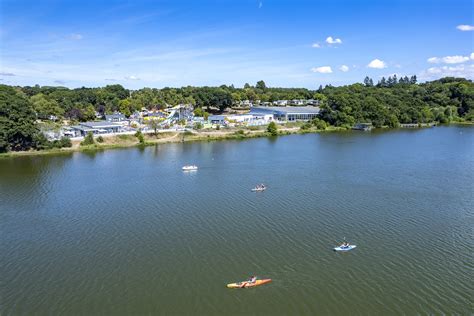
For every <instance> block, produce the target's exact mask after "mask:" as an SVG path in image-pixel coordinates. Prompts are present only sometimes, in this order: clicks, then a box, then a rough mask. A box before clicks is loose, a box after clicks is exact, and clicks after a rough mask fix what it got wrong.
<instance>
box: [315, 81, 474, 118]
mask: <svg viewBox="0 0 474 316" xmlns="http://www.w3.org/2000/svg"><path fill="white" fill-rule="evenodd" d="M416 80H417V78H416V76H412V77H411V78H408V77H406V76H405V77H401V78H400V79H398V78H397V77H396V76H393V77H389V78H388V79H385V78H382V79H381V80H380V81H379V83H378V84H377V85H376V86H371V85H370V78H368V77H367V78H366V79H365V80H364V81H365V83H366V84H365V85H361V84H353V85H349V86H343V87H337V88H334V87H326V88H324V89H323V90H322V91H321V92H322V93H323V94H324V95H325V96H326V97H327V99H328V102H327V103H326V104H323V105H322V106H321V109H322V110H321V114H320V118H321V119H323V120H324V121H326V122H328V123H329V124H331V125H335V126H341V127H343V126H353V124H354V123H355V122H369V123H372V124H373V125H374V127H381V126H389V127H397V126H399V124H400V123H430V122H433V121H438V122H450V121H455V120H458V119H462V118H463V117H465V116H466V114H467V113H468V112H469V111H470V110H471V109H473V108H474V84H473V83H472V82H471V81H469V80H466V79H459V78H443V79H440V80H436V81H432V82H427V83H422V84H415V83H416ZM367 82H369V84H368V85H367Z"/></svg>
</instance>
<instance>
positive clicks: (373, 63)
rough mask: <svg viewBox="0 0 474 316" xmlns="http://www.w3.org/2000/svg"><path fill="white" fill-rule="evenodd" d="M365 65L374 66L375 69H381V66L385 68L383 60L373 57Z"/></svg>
mask: <svg viewBox="0 0 474 316" xmlns="http://www.w3.org/2000/svg"><path fill="white" fill-rule="evenodd" d="M367 67H369V68H375V69H383V68H387V65H386V64H385V62H384V61H382V60H380V59H374V60H372V61H371V62H370V63H369V64H368V65H367Z"/></svg>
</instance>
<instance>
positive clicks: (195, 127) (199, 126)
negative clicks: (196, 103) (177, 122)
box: [194, 122, 203, 129]
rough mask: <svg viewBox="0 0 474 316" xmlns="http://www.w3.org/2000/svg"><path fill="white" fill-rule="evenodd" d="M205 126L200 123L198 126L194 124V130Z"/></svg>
mask: <svg viewBox="0 0 474 316" xmlns="http://www.w3.org/2000/svg"><path fill="white" fill-rule="evenodd" d="M202 127H203V126H202V124H201V123H200V122H197V123H196V124H194V129H201V128H202Z"/></svg>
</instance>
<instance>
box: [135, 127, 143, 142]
mask: <svg viewBox="0 0 474 316" xmlns="http://www.w3.org/2000/svg"><path fill="white" fill-rule="evenodd" d="M135 137H136V138H137V139H138V142H139V143H140V145H145V137H143V133H142V131H140V130H139V131H137V132H136V133H135Z"/></svg>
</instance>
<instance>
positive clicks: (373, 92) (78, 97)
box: [0, 75, 474, 152]
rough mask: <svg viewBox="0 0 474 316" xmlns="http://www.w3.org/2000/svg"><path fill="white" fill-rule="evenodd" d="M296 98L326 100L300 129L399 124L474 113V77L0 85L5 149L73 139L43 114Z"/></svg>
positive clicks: (75, 117) (461, 118)
mask: <svg viewBox="0 0 474 316" xmlns="http://www.w3.org/2000/svg"><path fill="white" fill-rule="evenodd" d="M292 99H315V100H318V101H319V103H320V107H321V114H320V117H319V119H318V120H315V121H313V122H310V123H307V124H306V125H305V126H303V127H302V130H310V129H318V130H323V129H324V128H326V127H328V126H334V127H337V128H350V127H352V126H353V125H354V124H355V123H359V122H366V123H372V125H373V126H374V127H382V126H388V127H397V126H399V125H400V124H407V123H415V124H423V123H430V122H439V123H449V122H472V121H473V120H474V84H473V82H472V81H471V80H466V79H463V78H443V79H439V80H435V81H431V82H426V83H420V84H418V83H417V80H416V77H415V76H412V77H410V78H408V77H403V78H400V79H398V78H397V77H396V76H395V75H394V76H393V77H392V76H391V77H389V78H388V79H385V78H382V79H381V80H380V81H379V82H378V83H376V84H374V82H373V80H372V79H371V78H368V77H366V78H365V80H364V81H363V83H355V84H352V85H348V86H341V87H333V86H330V85H327V86H325V87H322V86H320V87H319V88H318V89H316V90H309V89H304V88H271V87H267V86H266V84H265V82H263V81H259V82H257V84H256V85H255V86H251V85H249V84H245V86H244V87H243V88H235V87H234V86H233V85H230V86H226V85H222V86H220V87H183V88H163V89H155V88H143V89H140V90H136V91H132V90H127V89H125V88H123V87H122V86H121V85H109V86H106V87H102V88H84V87H83V88H78V89H68V88H65V87H49V86H43V87H41V86H38V85H37V86H34V87H29V86H27V87H11V86H6V85H0V152H7V151H24V150H31V149H45V148H48V147H55V148H57V147H58V146H63V145H64V146H63V147H67V146H68V145H69V144H68V143H67V142H66V141H58V142H56V143H51V144H49V143H45V139H44V137H41V136H40V135H39V134H40V128H39V126H38V124H37V120H38V119H44V118H53V119H54V118H56V119H57V120H62V119H69V120H72V121H86V120H94V119H95V117H96V112H98V113H101V114H103V113H111V112H113V111H121V112H122V113H124V114H125V115H130V114H131V113H132V112H134V111H135V110H139V109H141V108H147V109H161V108H165V107H167V106H170V105H177V104H180V103H190V104H193V105H194V106H195V107H196V111H197V112H199V113H204V114H205V115H208V114H207V113H208V111H210V110H213V111H219V110H220V111H222V110H224V109H226V108H227V107H230V106H234V105H235V104H236V103H238V102H239V101H242V100H250V101H256V100H260V102H272V101H275V100H292ZM206 110H207V111H206ZM269 133H270V134H274V133H273V132H271V131H269ZM155 134H156V132H155ZM137 137H139V136H137ZM138 140H139V141H140V139H138ZM143 142H146V139H144V140H143Z"/></svg>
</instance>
